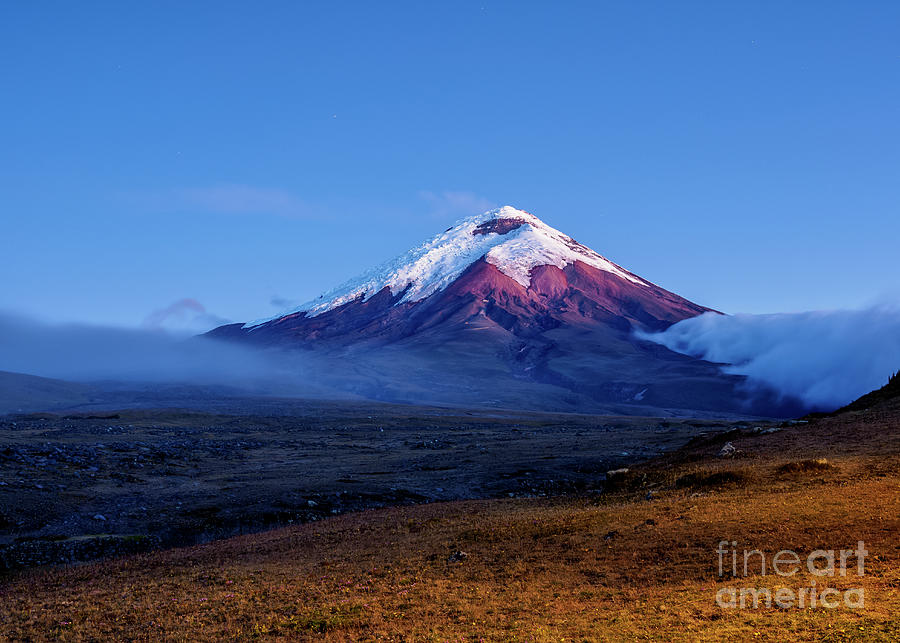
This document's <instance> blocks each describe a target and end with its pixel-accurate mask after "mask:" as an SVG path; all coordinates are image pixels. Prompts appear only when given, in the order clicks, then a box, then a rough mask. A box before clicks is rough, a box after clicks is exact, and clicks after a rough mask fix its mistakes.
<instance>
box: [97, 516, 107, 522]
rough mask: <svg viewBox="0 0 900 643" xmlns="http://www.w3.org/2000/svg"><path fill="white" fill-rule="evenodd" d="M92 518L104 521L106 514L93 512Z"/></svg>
mask: <svg viewBox="0 0 900 643" xmlns="http://www.w3.org/2000/svg"><path fill="white" fill-rule="evenodd" d="M94 520H100V521H103V522H105V521H106V516H104V515H103V514H94Z"/></svg>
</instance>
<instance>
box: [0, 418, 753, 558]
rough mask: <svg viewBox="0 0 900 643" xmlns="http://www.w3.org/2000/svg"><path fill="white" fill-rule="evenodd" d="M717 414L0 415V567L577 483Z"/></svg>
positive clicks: (649, 452) (564, 489)
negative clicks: (698, 417) (694, 417)
mask: <svg viewBox="0 0 900 643" xmlns="http://www.w3.org/2000/svg"><path fill="white" fill-rule="evenodd" d="M744 424H745V425H746V426H749V424H747V423H744ZM730 426H731V425H730V424H727V423H718V422H715V421H710V420H676V419H672V420H661V419H646V418H614V417H600V416H584V415H542V414H534V413H527V414H525V413H523V414H516V413H508V412H507V413H490V412H488V413H484V412H482V413H480V414H478V413H475V412H461V411H448V410H444V409H433V408H411V407H404V406H389V405H371V404H369V405H366V404H356V403H340V404H337V403H334V404H328V403H320V404H311V405H307V406H305V407H303V408H301V409H296V408H295V409H293V412H292V413H290V414H281V415H218V414H208V413H196V412H184V411H171V410H170V411H156V410H153V411H121V412H112V413H108V412H103V413H96V414H83V413H82V414H71V415H64V414H37V415H20V416H6V417H5V418H3V419H0V567H17V566H23V565H25V566H29V565H35V564H43V563H53V562H71V561H74V560H79V559H88V558H93V557H97V556H102V555H106V554H118V553H127V552H132V551H139V550H141V549H148V548H156V547H160V546H179V545H186V544H193V543H197V542H201V541H206V540H210V539H214V538H220V537H225V536H229V535H234V534H239V533H245V532H253V531H258V530H260V529H264V528H267V527H271V526H274V525H282V524H290V523H295V522H308V521H312V520H318V519H321V518H323V517H325V516H330V515H333V514H338V513H345V512H348V511H356V510H360V509H366V508H374V507H382V506H385V505H397V504H411V503H421V502H427V501H435V500H457V499H470V498H492V497H523V496H543V495H554V494H560V493H569V492H582V491H585V492H589V491H591V490H595V489H597V488H598V486H599V485H600V484H601V483H602V480H603V478H604V477H605V472H606V471H608V470H611V469H616V468H619V467H621V466H624V465H625V464H627V463H629V462H633V461H636V460H639V459H644V458H647V457H651V456H654V455H657V454H658V453H660V452H662V451H664V450H666V449H672V448H675V447H678V446H680V445H682V444H684V443H685V442H687V441H688V440H689V439H690V438H691V437H693V436H696V435H697V434H699V433H707V432H715V431H722V430H726V429H727V428H729V427H730Z"/></svg>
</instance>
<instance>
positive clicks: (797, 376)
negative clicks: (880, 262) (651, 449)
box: [642, 306, 900, 410]
mask: <svg viewBox="0 0 900 643" xmlns="http://www.w3.org/2000/svg"><path fill="white" fill-rule="evenodd" d="M642 338H644V339H649V340H652V341H655V342H657V343H660V344H663V345H664V346H666V347H667V348H669V349H671V350H674V351H676V352H679V353H684V354H687V355H692V356H695V357H700V358H702V359H706V360H709V361H711V362H720V363H725V364H729V366H726V367H724V368H723V370H724V371H725V372H727V373H732V374H739V375H745V376H747V378H748V381H749V382H750V383H751V384H756V385H762V386H768V387H771V388H774V389H775V390H776V391H779V392H780V393H781V394H783V395H789V396H793V397H796V398H799V399H800V400H802V401H803V402H805V403H806V404H808V405H809V406H810V407H811V408H813V409H816V410H832V409H835V408H838V407H840V406H843V405H844V404H847V403H849V402H851V401H853V400H855V399H856V398H858V397H859V396H860V395H863V394H864V393H868V392H869V391H871V390H873V389H876V388H880V387H881V386H883V385H884V384H885V383H886V382H887V379H888V378H889V377H890V376H891V375H892V374H893V373H895V372H896V371H898V370H900V307H896V306H879V307H874V308H869V309H866V310H841V311H819V312H807V313H797V314H774V315H731V316H726V315H717V314H715V313H706V314H704V315H701V316H699V317H694V318H692V319H687V320H685V321H682V322H679V323H677V324H675V325H674V326H672V327H670V328H669V329H667V330H666V331H664V332H662V333H654V334H644V335H642Z"/></svg>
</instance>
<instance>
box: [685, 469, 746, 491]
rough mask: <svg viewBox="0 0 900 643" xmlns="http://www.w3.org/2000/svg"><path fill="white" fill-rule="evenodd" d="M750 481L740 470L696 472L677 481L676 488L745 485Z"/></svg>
mask: <svg viewBox="0 0 900 643" xmlns="http://www.w3.org/2000/svg"><path fill="white" fill-rule="evenodd" d="M748 481H749V475H748V474H747V473H746V472H745V471H743V470H739V469H734V470H728V471H713V472H710V471H694V472H693V473H688V474H686V475H683V476H681V477H680V478H678V479H677V480H675V487H676V488H678V489H685V488H711V487H724V486H728V485H737V484H745V483H747V482H748Z"/></svg>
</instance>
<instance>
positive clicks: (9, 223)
mask: <svg viewBox="0 0 900 643" xmlns="http://www.w3.org/2000/svg"><path fill="white" fill-rule="evenodd" d="M898 33H900V3H895V2H883V3H879V2H867V3H853V2H821V1H819V2H791V3H783V2H745V3H736V2H729V3H712V2H698V3H691V2H677V3H675V2H656V3H649V2H647V3H645V2H584V3H575V2H569V3H549V2H533V3H527V2H515V3H496V2H488V1H485V2H476V3H466V2H452V3H451V2H447V3H432V2H379V3H372V2H365V3H363V2H360V3H341V2H328V3H324V2H304V3H295V2H285V3H278V2H268V3H227V2H215V3H212V2H209V3H202V2H197V3H174V2H173V3H165V2H159V3H143V4H139V3H119V2H110V3H101V2H87V3H62V2H57V3H53V2H48V3H25V2H22V3H6V4H5V5H4V6H3V8H2V9H0V56H2V59H3V61H4V63H3V64H2V65H0V83H2V85H0V87H2V96H3V100H2V101H0V197H2V202H0V212H2V218H0V235H2V240H0V244H2V245H0V248H2V252H3V259H2V264H0V265H2V267H0V309H4V310H7V311H9V310H12V311H18V312H21V313H25V314H28V315H32V316H37V317H40V318H43V319H49V320H80V321H89V322H96V323H107V324H116V325H138V324H141V323H142V321H143V320H144V319H145V318H146V317H147V315H149V314H151V313H152V312H153V311H156V310H159V309H163V308H165V307H166V306H168V305H170V304H171V303H172V302H173V301H176V300H179V299H182V298H188V297H189V298H194V299H196V300H198V301H200V302H202V304H203V305H204V306H205V307H206V309H207V310H208V311H209V312H210V313H212V314H214V315H218V316H221V317H225V318H229V319H234V320H246V319H253V318H258V317H261V316H267V315H271V314H273V313H275V312H277V310H276V307H277V306H280V305H283V304H284V303H285V301H283V300H287V301H303V300H306V299H309V298H312V297H314V296H315V295H317V294H318V293H319V292H321V291H322V290H326V289H328V288H330V287H332V286H334V285H336V284H337V283H339V282H341V281H343V280H345V279H347V278H349V277H352V276H353V275H354V274H356V273H358V272H360V271H362V270H364V269H366V268H368V267H370V266H372V265H373V264H375V263H378V262H380V261H382V260H384V259H388V258H390V257H392V256H394V255H396V254H399V253H401V252H403V251H405V250H407V249H408V248H409V247H411V246H412V245H415V244H417V243H419V242H420V241H422V240H423V239H424V238H426V237H428V236H430V235H432V234H434V233H436V232H439V231H440V230H442V229H443V228H445V227H447V226H448V225H449V224H450V223H451V222H452V221H453V220H455V219H456V218H458V217H460V216H464V215H468V214H471V213H473V212H476V211H479V210H481V209H484V208H486V207H488V206H490V205H494V204H497V205H499V204H511V205H514V206H516V207H519V208H522V209H526V210H528V211H530V212H532V213H534V214H536V215H537V216H539V217H541V218H543V219H544V220H545V221H546V222H547V223H549V224H550V225H553V226H554V227H557V228H559V229H561V230H563V231H565V232H567V233H569V234H571V235H572V236H574V237H576V238H577V239H578V240H579V241H581V242H583V243H585V244H587V245H589V246H591V247H593V248H594V249H595V250H597V251H599V252H601V253H602V254H605V255H606V256H608V257H609V258H610V259H612V260H614V261H616V262H618V263H620V264H622V265H624V266H625V267H627V268H629V269H630V270H632V271H634V272H637V273H638V274H640V275H642V276H644V277H646V278H648V279H650V280H652V281H655V282H657V283H659V284H660V285H662V286H664V287H666V288H669V289H670V290H674V291H675V292H678V293H679V294H682V295H684V296H686V297H688V298H690V299H693V300H695V301H697V302H699V303H702V304H704V305H707V306H712V307H715V308H718V309H720V310H724V311H728V312H738V311H742V312H778V311H782V312H787V311H800V310H809V309H821V308H844V307H854V306H860V305H864V304H867V303H869V302H872V301H873V300H875V299H878V298H885V297H894V298H895V299H897V298H900V290H898V285H900V284H898V275H900V271H898V268H897V246H898V239H900V216H898V215H900V213H898V204H900V180H898V179H900V118H898V114H900V38H898V37H897V34H898Z"/></svg>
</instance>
